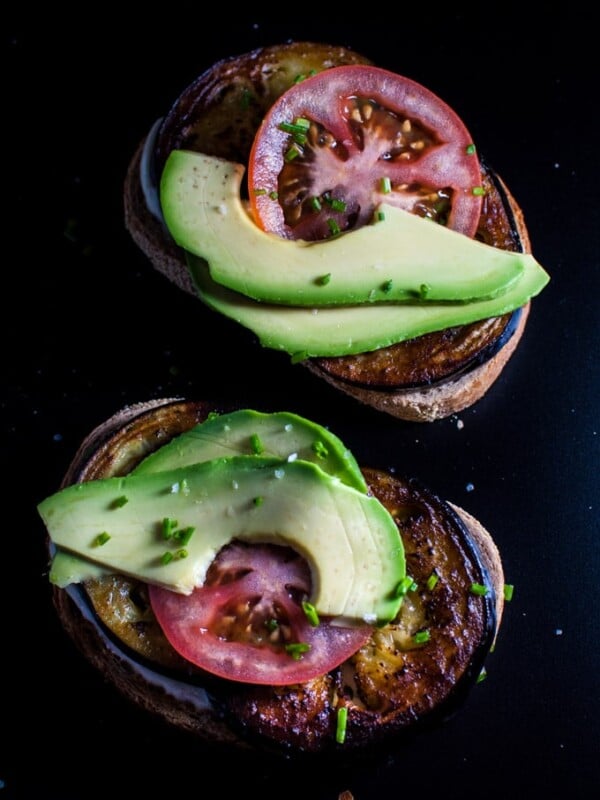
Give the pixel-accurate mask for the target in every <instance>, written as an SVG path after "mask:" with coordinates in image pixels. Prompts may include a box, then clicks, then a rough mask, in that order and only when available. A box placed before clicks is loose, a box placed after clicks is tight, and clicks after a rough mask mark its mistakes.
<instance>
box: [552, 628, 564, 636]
mask: <svg viewBox="0 0 600 800" xmlns="http://www.w3.org/2000/svg"><path fill="white" fill-rule="evenodd" d="M554 633H555V634H556V635H557V636H562V634H563V632H562V628H557V629H556V630H555V631H554Z"/></svg>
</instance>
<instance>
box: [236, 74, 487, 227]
mask: <svg viewBox="0 0 600 800" xmlns="http://www.w3.org/2000/svg"><path fill="white" fill-rule="evenodd" d="M298 120H300V121H301V123H302V124H306V122H308V123H311V127H310V129H308V136H307V138H306V141H302V138H303V137H302V136H301V134H300V139H298V136H297V135H296V136H294V134H292V133H290V132H289V129H288V128H287V127H286V126H289V125H290V124H292V125H293V124H295V122H296V121H298ZM282 126H283V128H282ZM248 185H249V194H250V203H251V208H252V212H253V215H254V218H255V220H256V222H257V224H259V225H260V226H261V227H262V228H263V229H264V230H267V231H270V232H272V233H276V234H278V235H280V236H283V237H286V238H304V239H321V238H326V237H327V236H330V235H331V233H332V227H331V225H332V223H330V220H333V221H334V222H333V226H334V228H335V226H337V227H338V228H339V230H347V229H350V228H354V227H358V226H360V225H364V224H368V223H369V222H370V221H371V220H372V218H373V213H374V210H375V208H376V207H377V206H378V205H379V204H380V203H382V202H385V203H390V204H394V205H398V206H400V207H402V208H405V209H406V210H408V211H411V212H413V213H421V214H422V215H426V216H432V218H435V219H437V221H442V222H444V224H447V225H448V226H449V227H452V228H453V229H455V230H457V231H460V232H461V233H464V234H466V235H468V236H473V235H474V234H475V231H476V228H477V223H478V220H479V216H480V213H481V204H482V198H481V196H480V195H479V194H478V193H477V187H479V186H480V185H481V169H480V165H479V160H478V157H477V154H476V152H475V149H474V147H473V144H472V138H471V136H470V134H469V131H468V130H467V128H466V126H465V125H464V123H463V122H462V120H461V119H460V118H459V117H458V115H457V114H456V113H455V112H454V111H453V110H452V109H451V108H450V107H449V106H448V105H447V104H446V103H445V102H444V101H443V100H441V99H440V98H439V97H437V95H435V94H434V93H433V92H431V91H430V90H428V89H426V88H425V87H423V86H421V85H420V84H418V83H416V82H415V81H413V80H410V79H409V78H405V77H403V76H400V75H397V74H396V73H393V72H390V71H388V70H385V69H381V68H379V67H373V66H366V65H352V66H340V67H333V68H331V69H329V70H326V71H325V72H322V73H319V74H317V75H315V76H313V77H310V78H307V79H305V80H304V81H302V82H301V83H298V84H296V85H295V86H293V87H292V88H290V89H289V90H288V91H287V92H285V93H284V94H283V95H281V97H280V98H279V99H278V100H277V101H276V102H275V103H274V104H273V106H272V107H271V109H270V110H269V113H268V114H267V116H266V117H265V119H264V120H263V122H262V124H261V126H260V128H259V130H258V131H257V134H256V137H255V139H254V144H253V147H252V151H251V154H250V160H249V165H248ZM474 189H475V192H474V191H473V190H474ZM436 193H438V197H437V199H436ZM447 195H448V196H447ZM315 197H316V198H317V200H318V203H319V204H320V205H321V206H323V204H324V202H323V201H325V204H327V201H329V200H330V199H339V200H341V201H342V202H343V204H344V205H345V209H343V210H339V209H338V208H336V207H335V206H331V205H329V207H327V208H324V209H323V208H322V209H321V210H318V209H317V210H315V209H314V207H313V208H311V207H310V206H309V203H314V198H315ZM441 202H444V203H447V208H446V209H444V212H443V219H442V218H441V217H438V216H436V214H438V212H437V211H436V210H435V209H436V208H437V207H438V206H439V205H440V203H441ZM430 212H431V213H430ZM333 232H335V231H333Z"/></svg>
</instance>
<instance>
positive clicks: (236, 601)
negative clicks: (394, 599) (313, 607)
mask: <svg viewBox="0 0 600 800" xmlns="http://www.w3.org/2000/svg"><path fill="white" fill-rule="evenodd" d="M310 586H311V578H310V571H309V569H308V565H307V564H306V562H305V561H304V559H303V558H301V557H300V556H299V555H298V554H297V553H295V552H294V551H293V550H291V549H290V548H287V547H279V546H275V545H245V544H242V543H234V544H231V545H229V546H227V547H226V548H224V549H223V550H222V551H221V552H220V553H219V555H218V556H217V558H216V559H215V560H214V561H213V563H212V564H211V567H210V569H209V571H208V574H207V577H206V581H205V583H204V585H203V586H202V587H200V588H198V589H196V590H195V591H194V592H192V594H191V595H182V594H178V593H176V592H171V591H169V590H168V589H163V588H160V587H157V586H150V587H149V592H150V602H151V604H152V608H153V610H154V613H155V615H156V618H157V619H158V622H159V624H160V626H161V628H162V629H163V631H164V633H165V636H166V637H167V639H168V640H169V642H170V643H171V644H172V646H173V647H174V648H175V650H177V652H178V653H179V654H180V655H182V656H183V657H184V658H185V659H187V660H188V661H191V662H192V663H193V664H196V665H197V666H199V667H201V668H202V669H205V670H207V671H208V672H210V673H212V674H214V675H218V676H220V677H222V678H227V679H228V680H232V681H241V682H243V683H260V684H269V685H272V686H276V685H289V684H294V683H304V682H306V681H308V680H311V679H312V678H315V677H317V676H319V675H323V674H325V673H326V672H329V670H331V669H333V668H334V667H336V666H338V664H341V663H342V661H345V660H346V659H347V658H349V657H350V656H351V655H352V654H353V653H355V652H356V651H357V650H359V649H360V647H362V645H363V644H364V643H365V642H366V641H367V640H368V638H369V636H370V635H371V632H372V628H371V627H369V626H367V625H361V626H360V627H352V628H347V627H340V626H337V625H330V624H329V623H328V622H327V621H325V620H321V621H320V624H319V625H317V626H316V627H314V626H313V625H311V624H310V622H309V620H308V618H307V615H306V614H305V613H304V611H303V609H302V605H301V603H302V601H303V600H304V599H305V598H306V597H307V596H308V593H309V591H310Z"/></svg>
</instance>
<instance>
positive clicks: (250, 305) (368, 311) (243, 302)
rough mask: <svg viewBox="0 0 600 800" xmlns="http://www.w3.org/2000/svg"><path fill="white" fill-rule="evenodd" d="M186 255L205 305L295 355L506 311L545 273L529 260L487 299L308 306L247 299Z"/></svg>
mask: <svg viewBox="0 0 600 800" xmlns="http://www.w3.org/2000/svg"><path fill="white" fill-rule="evenodd" d="M187 261H188V266H189V270H190V274H191V276H192V279H193V281H194V285H195V287H196V291H197V292H198V296H199V297H200V299H201V300H202V301H203V302H204V303H205V304H206V305H207V306H209V307H210V308H212V309H213V310H214V311H218V312H219V313H221V314H223V315H224V316H226V317H229V318H230V319H232V320H234V321H235V322H237V323H239V324H240V325H243V326H244V327H245V328H248V329H249V330H251V331H252V332H253V333H254V334H255V335H256V336H257V337H258V339H259V341H260V343H261V344H262V345H263V347H270V348H272V349H274V350H282V351H285V352H287V353H289V354H290V355H292V356H294V357H295V358H297V359H301V358H309V357H312V356H315V357H316V356H343V355H352V354H354V353H366V352H368V351H370V350H377V349H379V348H380V347H388V346H389V345H392V344H396V343H397V342H402V341H404V340H406V339H412V338H414V337H415V336H422V335H423V334H425V333H430V332H432V331H440V330H444V329H445V328H450V327H452V326H453V325H466V324H468V323H470V322H477V321H478V320H481V319H488V318H490V317H496V316H500V315H502V314H507V313H508V312H509V311H514V310H515V309H517V308H520V307H521V306H523V305H525V303H527V302H528V300H530V299H531V298H532V297H534V296H536V295H537V294H539V292H541V291H542V289H543V288H544V286H545V285H546V284H547V283H548V281H549V279H550V278H549V276H548V274H547V273H546V272H545V271H544V270H543V269H542V267H540V266H539V265H538V264H534V263H531V262H530V263H528V264H527V265H526V267H525V272H524V274H523V276H522V278H521V279H520V280H519V281H518V282H517V283H516V284H514V285H513V286H511V288H510V289H509V290H508V291H507V292H505V293H504V294H503V295H500V296H498V297H495V298H493V299H491V300H479V301H477V302H474V303H426V304H425V303H422V304H393V303H392V304H380V305H357V306H343V307H335V308H319V309H310V308H290V307H285V306H279V305H271V304H269V303H259V302H257V301H256V300H251V299H250V298H249V297H246V296H245V295H242V294H239V293H237V292H232V291H231V290H229V289H226V288H225V287H224V286H221V285H219V284H218V283H215V281H214V280H212V278H211V276H210V272H209V269H208V266H207V264H206V262H205V261H204V260H203V259H202V258H198V257H197V256H193V255H190V254H188V255H187Z"/></svg>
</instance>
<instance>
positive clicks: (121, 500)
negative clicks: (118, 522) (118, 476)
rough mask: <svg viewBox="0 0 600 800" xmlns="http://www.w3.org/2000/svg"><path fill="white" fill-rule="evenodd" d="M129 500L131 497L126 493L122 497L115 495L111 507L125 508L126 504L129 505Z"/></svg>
mask: <svg viewBox="0 0 600 800" xmlns="http://www.w3.org/2000/svg"><path fill="white" fill-rule="evenodd" d="M128 502H129V498H128V497H126V496H125V495H124V494H122V495H121V497H115V499H114V500H113V501H112V503H111V504H110V507H111V508H123V506H124V505H127V503H128Z"/></svg>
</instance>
